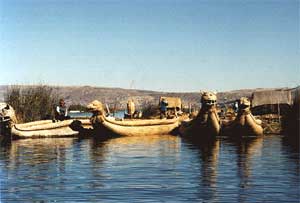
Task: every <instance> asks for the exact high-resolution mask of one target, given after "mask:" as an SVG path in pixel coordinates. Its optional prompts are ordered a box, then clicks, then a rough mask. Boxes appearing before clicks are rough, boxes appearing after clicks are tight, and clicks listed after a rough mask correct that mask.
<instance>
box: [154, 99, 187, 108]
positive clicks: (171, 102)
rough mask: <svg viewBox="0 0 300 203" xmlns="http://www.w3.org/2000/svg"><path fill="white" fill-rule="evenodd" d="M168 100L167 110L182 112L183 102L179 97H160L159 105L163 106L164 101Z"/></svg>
mask: <svg viewBox="0 0 300 203" xmlns="http://www.w3.org/2000/svg"><path fill="white" fill-rule="evenodd" d="M163 99H164V100H166V101H167V102H168V106H167V110H176V111H181V110H182V102H181V99H180V98H179V97H160V98H159V105H160V104H161V101H162V100H163Z"/></svg>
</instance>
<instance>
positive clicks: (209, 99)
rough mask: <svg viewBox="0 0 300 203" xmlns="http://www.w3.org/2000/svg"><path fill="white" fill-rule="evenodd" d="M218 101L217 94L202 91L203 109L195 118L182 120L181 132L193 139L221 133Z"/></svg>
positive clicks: (210, 136)
mask: <svg viewBox="0 0 300 203" xmlns="http://www.w3.org/2000/svg"><path fill="white" fill-rule="evenodd" d="M216 102H217V96H216V94H214V93H212V92H204V93H202V96H201V104H202V108H201V110H200V111H199V113H198V115H197V116H196V118H195V119H192V120H189V121H185V122H182V124H181V126H180V128H179V132H180V134H181V135H183V136H186V137H188V138H191V139H201V138H212V137H215V136H217V135H219V132H220V126H221V125H220V119H219V116H218V113H217V108H216Z"/></svg>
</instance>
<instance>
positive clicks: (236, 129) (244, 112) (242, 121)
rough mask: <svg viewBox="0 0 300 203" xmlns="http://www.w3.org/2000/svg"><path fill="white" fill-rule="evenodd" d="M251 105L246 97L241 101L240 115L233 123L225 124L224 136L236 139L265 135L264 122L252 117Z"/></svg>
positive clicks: (239, 106)
mask: <svg viewBox="0 0 300 203" xmlns="http://www.w3.org/2000/svg"><path fill="white" fill-rule="evenodd" d="M250 105H251V102H250V100H249V99H248V98H246V97H242V98H241V99H240V100H239V105H238V114H237V116H236V118H235V119H234V120H233V121H231V122H228V123H226V122H224V124H223V128H222V133H221V134H222V135H228V136H235V137H236V136H237V137H243V136H259V135H263V128H262V126H261V125H262V121H261V120H259V119H256V118H255V117H254V116H253V115H252V113H251V110H250Z"/></svg>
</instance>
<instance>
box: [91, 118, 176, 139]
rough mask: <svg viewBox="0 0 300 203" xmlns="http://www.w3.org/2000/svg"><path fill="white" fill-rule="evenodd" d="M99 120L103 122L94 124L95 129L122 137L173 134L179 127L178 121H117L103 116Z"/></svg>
mask: <svg viewBox="0 0 300 203" xmlns="http://www.w3.org/2000/svg"><path fill="white" fill-rule="evenodd" d="M98 120H101V122H97V123H93V126H94V128H98V129H103V128H105V129H106V130H108V131H110V132H112V133H114V134H116V135H120V136H145V135H166V134H172V133H173V132H174V131H175V130H176V128H177V127H178V126H179V120H178V119H170V120H168V119H166V120H157V119H153V120H126V121H115V120H114V118H107V117H104V116H102V117H101V118H100V119H98Z"/></svg>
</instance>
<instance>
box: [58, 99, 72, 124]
mask: <svg viewBox="0 0 300 203" xmlns="http://www.w3.org/2000/svg"><path fill="white" fill-rule="evenodd" d="M69 118H70V116H68V108H67V107H66V103H65V101H64V100H63V99H60V100H59V105H58V106H56V108H55V120H60V121H63V120H65V119H69Z"/></svg>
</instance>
